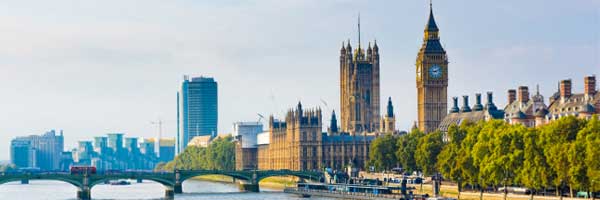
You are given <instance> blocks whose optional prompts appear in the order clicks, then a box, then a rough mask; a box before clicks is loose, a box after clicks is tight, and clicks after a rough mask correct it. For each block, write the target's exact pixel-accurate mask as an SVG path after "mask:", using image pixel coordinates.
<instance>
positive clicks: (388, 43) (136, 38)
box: [0, 0, 600, 160]
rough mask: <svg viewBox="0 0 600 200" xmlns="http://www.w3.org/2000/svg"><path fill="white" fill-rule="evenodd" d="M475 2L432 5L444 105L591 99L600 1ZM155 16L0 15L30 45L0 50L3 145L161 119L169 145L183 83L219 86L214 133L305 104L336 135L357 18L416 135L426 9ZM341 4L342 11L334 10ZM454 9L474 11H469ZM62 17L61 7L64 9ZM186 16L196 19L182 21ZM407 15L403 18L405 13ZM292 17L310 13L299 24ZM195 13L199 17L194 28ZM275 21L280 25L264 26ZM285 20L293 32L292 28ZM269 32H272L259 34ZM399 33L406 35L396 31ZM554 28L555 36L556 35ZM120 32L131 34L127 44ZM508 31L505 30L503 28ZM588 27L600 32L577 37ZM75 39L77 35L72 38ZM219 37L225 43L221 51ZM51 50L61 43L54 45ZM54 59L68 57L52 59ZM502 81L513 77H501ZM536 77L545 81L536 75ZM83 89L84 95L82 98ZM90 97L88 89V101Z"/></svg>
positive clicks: (149, 132) (310, 8)
mask: <svg viewBox="0 0 600 200" xmlns="http://www.w3.org/2000/svg"><path fill="white" fill-rule="evenodd" d="M320 3H323V4H324V5H321V4H320ZM386 3H387V2H386ZM470 3H471V4H472V5H468V6H467V7H466V8H464V7H463V5H461V3H460V2H459V3H455V4H450V3H449V2H442V1H439V2H437V1H436V2H434V5H433V7H434V10H435V14H436V21H437V22H438V25H439V26H440V36H441V37H442V38H443V40H442V41H443V44H444V48H446V50H447V51H448V56H449V61H450V63H451V64H450V65H451V67H450V70H451V72H450V79H451V83H450V84H449V87H448V97H449V98H450V97H452V96H460V95H463V94H468V95H471V96H474V94H475V93H478V92H480V93H483V92H485V91H493V92H494V93H495V101H496V102H497V105H498V106H499V107H503V106H504V105H506V95H505V94H506V90H507V89H509V88H515V87H516V86H518V85H528V86H530V88H533V87H534V86H535V84H539V85H540V86H541V88H540V90H541V92H542V93H543V94H544V95H545V96H550V94H552V93H554V92H555V91H556V83H557V82H558V80H562V79H566V78H571V79H572V80H573V90H574V91H583V81H582V80H580V77H583V76H584V75H590V74H600V68H599V67H597V66H599V58H598V57H599V55H600V53H599V48H600V47H599V46H600V40H599V39H598V32H600V31H598V29H600V28H598V27H600V26H599V19H600V15H598V12H597V11H598V6H600V5H599V3H597V2H593V1H591V0H590V1H577V2H569V3H564V2H554V3H555V4H552V5H549V4H545V3H544V2H543V1H533V2H525V3H521V2H519V3H518V5H521V6H522V7H518V8H514V7H511V6H510V5H511V3H512V4H513V5H514V4H517V1H512V2H511V1H507V2H494V3H493V4H492V5H486V6H483V3H479V2H470ZM17 4H18V3H17ZM107 4H110V3H107ZM150 4H151V5H150V6H149V7H148V10H141V11H136V12H139V13H132V14H131V15H127V14H122V13H109V14H105V13H97V12H92V13H90V15H91V16H94V15H97V17H99V18H102V17H105V19H104V20H106V21H102V20H98V21H96V19H93V18H94V17H88V18H85V17H84V18H83V19H78V20H71V21H68V22H69V23H64V21H62V22H61V23H57V24H53V25H61V26H62V27H59V28H58V29H56V28H55V27H52V26H50V25H42V26H40V27H35V25H41V24H39V23H40V22H44V21H46V20H52V19H55V20H59V21H60V20H67V19H64V18H61V15H59V14H58V13H53V12H52V11H44V12H41V13H42V14H40V16H37V15H36V16H27V17H28V18H27V19H25V21H24V23H22V24H17V23H16V22H17V18H19V17H20V16H19V14H20V13H18V11H19V9H25V8H27V7H26V6H25V7H19V6H18V5H17V6H15V5H13V6H12V8H15V7H16V10H17V11H16V12H15V11H14V10H12V11H10V12H9V11H8V10H7V12H6V13H3V14H0V15H2V16H3V17H5V18H6V21H7V22H8V23H0V27H2V26H4V28H5V29H6V30H7V31H5V32H3V33H0V34H3V35H4V36H5V38H7V37H8V36H11V34H15V35H12V38H15V37H16V38H17V40H16V41H17V42H23V43H25V44H17V43H14V41H6V42H7V43H8V46H9V47H11V45H16V47H21V48H16V49H8V48H6V47H1V49H0V52H4V53H0V55H1V54H4V55H5V56H6V57H7V59H4V61H0V62H4V63H3V64H2V65H3V67H2V72H1V73H0V78H2V83H3V84H1V85H2V86H0V89H1V90H2V92H3V93H2V95H4V97H5V98H4V99H5V101H6V102H7V103H6V104H4V105H2V106H0V110H5V111H8V112H7V113H5V114H4V115H2V117H0V119H1V120H2V122H3V123H0V136H1V139H6V141H8V140H9V139H10V138H14V137H16V136H20V135H28V134H32V133H38V132H41V131H43V130H46V129H50V128H59V129H64V130H65V146H66V148H67V149H68V148H69V147H72V146H74V144H75V143H76V142H75V141H79V140H82V139H85V138H90V136H93V135H100V134H104V133H107V132H125V133H127V134H129V135H138V136H141V137H156V135H157V134H158V130H157V128H156V127H155V126H153V125H151V124H150V121H154V120H156V119H157V118H161V119H165V121H166V123H165V125H164V126H165V127H164V131H163V136H165V137H174V136H175V132H176V126H175V124H176V121H175V117H176V114H175V110H176V109H175V105H176V99H175V97H176V96H175V91H176V88H177V86H178V83H179V82H180V80H181V77H182V76H183V75H184V74H192V75H205V76H210V77H215V79H217V80H219V85H220V86H219V87H220V89H219V100H220V101H219V104H220V107H219V110H220V112H221V113H219V127H218V129H219V130H221V131H220V132H219V133H223V132H231V125H232V124H233V122H235V121H253V120H257V119H258V116H257V115H256V113H261V114H263V115H265V114H266V115H268V114H274V115H275V116H276V117H283V116H284V115H283V111H285V110H286V109H288V108H289V107H291V106H293V105H295V104H296V103H297V102H298V101H299V100H301V101H302V102H303V104H304V105H306V106H307V107H315V106H319V107H321V108H322V109H323V111H324V113H323V116H324V118H323V119H324V122H323V123H325V124H328V123H326V122H327V121H328V120H329V116H330V112H331V110H333V109H335V110H336V113H339V103H338V100H339V96H338V93H339V91H338V83H339V80H338V78H339V77H338V76H337V75H338V74H339V71H338V70H339V65H338V63H337V62H338V59H337V55H338V50H339V48H340V44H341V42H342V41H346V40H347V38H350V40H351V41H352V43H353V45H354V44H355V43H356V37H357V36H356V25H355V23H356V17H357V16H356V15H357V13H358V11H360V12H361V15H362V18H361V20H362V24H361V25H362V37H363V39H362V40H363V45H365V46H366V45H367V44H365V43H364V41H369V40H373V39H377V41H378V45H379V46H380V49H381V50H380V52H381V54H382V55H383V56H382V59H381V71H382V72H381V105H386V104H385V103H386V101H387V97H388V96H391V97H392V99H393V103H394V105H395V113H394V114H395V115H396V124H397V128H398V129H401V130H402V129H404V130H406V129H409V128H410V126H412V124H413V122H414V121H415V120H416V116H417V113H416V98H415V97H416V91H415V90H414V88H415V85H414V84H415V83H414V70H415V67H414V64H415V61H414V59H415V57H416V54H417V51H418V48H419V44H420V43H421V42H422V34H423V33H422V32H421V31H422V30H423V27H424V25H425V23H426V20H427V15H428V4H427V3H426V2H425V1H423V2H420V1H418V2H410V3H409V2H402V3H400V2H393V3H390V4H392V5H387V6H386V5H384V4H381V5H377V4H375V3H373V4H371V3H366V2H359V3H357V2H318V3H317V1H306V2H304V1H303V2H295V3H290V2H286V3H283V4H279V5H278V6H281V7H278V6H275V8H263V7H261V6H260V5H261V3H256V5H244V6H246V7H248V6H249V7H250V8H245V9H247V10H246V11H247V12H248V14H247V15H248V16H246V15H245V14H239V11H240V8H239V7H237V5H212V6H215V7H219V8H220V9H218V10H217V11H210V12H208V13H209V14H208V15H212V18H211V17H208V19H204V18H202V17H199V16H203V15H202V13H197V12H198V11H209V10H210V7H211V5H206V6H207V7H209V8H208V9H206V8H199V7H198V6H199V5H196V4H194V5H191V6H190V7H189V8H185V9H184V8H180V7H177V6H173V7H168V8H166V9H170V10H169V11H172V12H173V13H171V12H167V13H166V15H168V18H169V19H173V20H178V19H179V20H182V21H178V22H180V23H192V22H194V23H192V24H194V25H195V24H204V23H201V22H206V23H208V25H209V26H212V27H214V28H213V29H215V30H214V32H205V31H203V30H201V29H196V28H189V27H184V28H183V32H178V31H175V32H171V31H167V30H168V29H169V28H173V27H174V26H170V25H168V24H166V23H168V20H163V19H160V18H155V17H156V16H151V15H150V13H152V11H153V10H154V9H158V7H159V6H160V3H157V2H151V3H150ZM249 4H251V3H249ZM317 5H318V7H317ZM22 6H24V5H22ZM51 6H56V5H51ZM71 6H73V5H71ZM103 6H106V5H100V9H99V10H103V9H106V8H105V7H103ZM321 6H322V7H321ZM337 6H340V7H342V8H346V9H340V10H335V8H336V7H337ZM469 6H471V7H470V8H473V7H477V6H480V7H479V9H481V10H476V9H468V8H469ZM3 7H9V6H3ZM75 7H79V8H80V9H81V10H79V11H77V10H75V11H72V12H81V11H85V10H87V11H90V10H89V9H91V8H90V7H87V5H84V4H80V5H76V6H75ZM130 8H134V6H133V5H120V7H118V9H122V10H121V11H127V10H128V9H130ZM459 8H462V9H465V10H469V11H470V12H467V13H464V12H461V11H460V10H459ZM486 8H487V9H486ZM4 9H6V8H4ZM37 9H39V8H37ZM56 9H61V8H58V6H57V8H56ZM178 9H183V10H185V11H189V13H188V12H185V13H183V14H176V13H175V11H177V10H178ZM203 9H206V10H203ZM278 9H280V10H278ZM33 10H34V11H36V9H35V8H34V9H33ZM399 10H400V11H402V12H399V13H398V12H397V11H399ZM37 11H40V10H37ZM242 11H244V10H242ZM292 11H293V12H292ZM330 11H332V12H330ZM521 11H527V12H526V13H520V12H521ZM559 11H560V12H559ZM594 11H596V12H594ZM220 12H222V13H220ZM286 12H289V13H286ZM295 12H299V13H310V14H308V15H306V14H303V15H300V16H296V15H295V14H294V13H295ZM515 13H519V15H514V14H515ZM558 13H560V14H558ZM44 14H45V15H50V16H53V17H54V18H51V19H46V18H44V17H42V15H44ZM70 14H73V13H70ZM194 14H196V15H198V16H196V17H194V18H192V19H190V18H188V17H187V15H194ZM296 14H297V13H296ZM311 14H312V15H311ZM468 14H470V15H468ZM511 14H512V15H511ZM54 15H56V16H54ZM90 15H86V16H90ZM138 15H139V16H138ZM228 15H231V16H228ZM472 15H476V17H473V16H472ZM15 16H16V17H15ZM273 16H283V17H282V19H277V20H274V19H270V18H272V17H273ZM390 16H391V17H390ZM590 16H591V17H590ZM62 17H65V16H62ZM111 17H113V18H112V19H111ZM114 17H117V19H120V18H119V17H125V19H126V20H125V21H124V22H117V21H115V20H116V19H115V18H114ZM227 17H229V18H227ZM244 17H250V18H251V19H244ZM390 18H392V19H390ZM500 18H502V19H501V20H500V21H496V20H499V19H500ZM224 19H225V20H224ZM79 20H81V21H79ZM196 20H200V22H195V21H196ZM203 20H206V21H203ZM246 20H248V21H246ZM284 20H290V21H292V22H293V23H284V22H283V21H284ZM263 21H264V22H265V23H264V24H260V22H263ZM86 22H93V23H92V25H93V24H98V25H100V27H95V28H102V27H106V28H112V30H111V29H109V30H105V31H106V32H100V33H91V31H90V32H86V31H82V30H79V29H77V30H74V29H73V28H74V27H77V26H82V27H86V26H87V25H89V24H81V23H86ZM153 22H157V24H158V25H153ZM245 22H251V24H245ZM480 22H488V23H489V24H486V23H480ZM492 22H493V23H492ZM36 23H37V24H36ZM71 23H72V24H71ZM175 24H177V25H181V24H179V23H175ZM270 24H276V25H277V27H272V26H269V25H270ZM472 24H477V27H478V28H477V29H471V28H469V27H470V26H471V27H472V26H473V25H472ZM51 25H52V24H51ZM128 25H137V26H130V27H128ZM280 26H281V27H287V26H290V27H287V28H288V29H291V30H282V29H285V28H281V27H280ZM395 26H398V27H402V28H401V29H400V30H399V29H398V28H397V27H395ZM556 27H561V28H560V29H561V30H559V31H555V29H556ZM565 27H566V28H565ZM594 27H596V28H594ZM119 28H120V29H123V30H128V31H123V32H120V31H119V30H118V29H119ZM178 28H179V27H178ZM506 28H508V30H503V29H506ZM582 28H591V29H592V30H591V31H587V30H586V31H581V30H580V29H582ZM81 29H85V28H81ZM164 29H167V30H164ZM209 29H210V28H209ZM315 29H316V30H323V32H320V31H314V30H315ZM563 29H564V30H563ZM594 29H595V30H594ZM35 30H37V31H48V32H49V33H51V34H50V35H49V37H48V38H46V39H42V40H39V39H38V40H33V39H36V38H29V37H31V36H34V35H35V34H34V35H28V34H18V33H19V31H21V32H22V33H29V34H32V33H33V32H35ZM92 30H95V29H92ZM211 30H212V29H211ZM292 30H296V31H299V33H297V32H296V31H292ZM518 30H519V31H518ZM11 31H12V32H11ZM129 31H131V32H129ZM195 33H200V36H196V35H194V34H195ZM71 35H73V36H77V37H74V38H70V37H67V36H71ZM17 36H19V37H17ZM202 36H204V37H202ZM219 36H221V37H224V38H226V39H225V40H220V37H219ZM490 36H494V37H493V38H490ZM215 38H217V39H215ZM54 39H58V42H56V41H51V40H54ZM29 40H31V41H29ZM46 40H48V41H46ZM11 42H13V43H11ZM121 42H122V43H121ZM163 45H164V46H166V49H165V48H164V47H163ZM13 47H14V46H13ZM52 50H59V51H64V52H63V53H62V54H61V53H57V52H52V53H51V52H50V51H52ZM44 53H48V55H46V54H44ZM80 64H84V65H85V66H84V67H82V66H83V65H81V66H80ZM284 67H285V68H284ZM48 68H51V69H48ZM147 68H150V69H147ZM53 69H56V70H53ZM294 69H296V70H297V71H294ZM500 71H507V72H508V73H505V76H494V75H495V74H497V73H498V72H500ZM540 71H541V72H544V76H541V77H540V76H538V75H537V74H536V72H540ZM510 72H512V73H510ZM97 74H100V75H97ZM292 78H293V79H292ZM57 79H58V80H57ZM60 79H64V80H60ZM292 80H293V81H292ZM79 83H90V84H82V85H84V86H87V87H79V86H78V85H77V84H79ZM27 84H31V85H27ZM136 84H137V85H136ZM15 85H19V87H15ZM139 85H142V86H144V87H139ZM20 86H23V87H20ZM90 86H92V87H94V89H93V90H92V89H89V88H88V87H90ZM150 88H151V89H150ZM30 90H31V91H30ZM21 91H30V92H26V93H25V92H21ZM136 92H137V93H136ZM240 96H242V97H244V101H246V102H244V101H242V100H241V98H240ZM140 101H142V102H141V103H140ZM323 101H325V102H326V103H327V105H325V104H324V103H322V102H323ZM450 101H451V99H448V102H450ZM546 101H547V99H546ZM248 105H252V106H248ZM380 112H381V110H380ZM23 113H28V114H26V115H25V114H23ZM266 115H265V116H266ZM8 145H9V144H0V148H3V149H8ZM7 158H8V155H0V160H6V159H7Z"/></svg>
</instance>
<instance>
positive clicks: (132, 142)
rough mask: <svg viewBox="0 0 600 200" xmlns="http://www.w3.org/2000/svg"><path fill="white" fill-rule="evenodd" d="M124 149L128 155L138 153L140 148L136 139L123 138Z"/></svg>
mask: <svg viewBox="0 0 600 200" xmlns="http://www.w3.org/2000/svg"><path fill="white" fill-rule="evenodd" d="M125 148H126V149H127V151H128V152H129V153H134V154H135V153H140V148H139V147H138V139H137V138H133V137H132V138H129V137H128V138H125Z"/></svg>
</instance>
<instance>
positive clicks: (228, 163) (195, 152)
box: [156, 136, 235, 171]
mask: <svg viewBox="0 0 600 200" xmlns="http://www.w3.org/2000/svg"><path fill="white" fill-rule="evenodd" d="M175 167H177V169H184V170H197V169H218V170H234V169H235V143H234V142H233V138H232V137H231V136H228V137H224V138H216V139H214V140H213V141H212V142H211V143H210V145H209V146H208V147H197V146H188V147H187V148H185V150H184V151H183V152H182V153H181V154H179V155H177V157H175V159H174V160H173V161H170V162H168V163H166V164H158V165H157V166H156V170H167V171H170V170H173V169H175Z"/></svg>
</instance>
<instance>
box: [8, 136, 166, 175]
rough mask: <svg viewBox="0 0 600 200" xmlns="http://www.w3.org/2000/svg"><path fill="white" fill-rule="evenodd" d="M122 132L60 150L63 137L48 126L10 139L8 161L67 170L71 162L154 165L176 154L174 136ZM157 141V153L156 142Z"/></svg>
mask: <svg viewBox="0 0 600 200" xmlns="http://www.w3.org/2000/svg"><path fill="white" fill-rule="evenodd" d="M123 136H124V134H122V133H110V134H108V135H107V136H101V137H95V138H94V140H93V141H79V142H78V146H77V148H75V149H73V150H72V151H63V149H64V142H63V140H64V138H63V133H62V131H61V132H60V134H59V135H57V134H56V132H55V131H54V130H51V131H49V132H47V133H45V134H43V135H31V136H26V137H17V138H15V139H13V140H12V141H11V147H10V150H11V151H10V154H11V162H12V163H13V164H14V165H15V166H16V167H17V168H31V169H39V170H43V171H66V170H68V169H69V167H70V166H73V165H87V166H95V167H96V168H97V169H98V170H128V169H135V170H143V169H154V166H155V165H156V164H157V163H158V162H168V161H171V160H173V158H174V156H175V139H166V138H163V139H160V141H156V139H153V138H151V139H145V140H142V141H138V138H123ZM157 142H158V145H159V148H158V151H159V154H157V153H156V148H155V144H156V143H157Z"/></svg>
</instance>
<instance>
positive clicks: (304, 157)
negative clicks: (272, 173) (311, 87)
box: [236, 5, 448, 170]
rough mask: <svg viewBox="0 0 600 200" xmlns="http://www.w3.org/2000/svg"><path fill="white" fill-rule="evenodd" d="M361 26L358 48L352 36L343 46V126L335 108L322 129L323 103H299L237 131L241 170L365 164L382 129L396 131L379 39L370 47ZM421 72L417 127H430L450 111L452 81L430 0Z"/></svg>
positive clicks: (419, 57)
mask: <svg viewBox="0 0 600 200" xmlns="http://www.w3.org/2000/svg"><path fill="white" fill-rule="evenodd" d="M358 30H359V31H358V32H359V34H358V35H359V36H358V38H359V39H358V41H359V42H358V44H357V45H356V48H354V49H353V47H352V46H351V44H350V41H349V40H348V42H347V43H342V47H341V49H340V57H339V59H340V60H339V62H340V65H339V68H340V107H341V112H340V117H339V119H340V124H341V125H340V126H339V127H338V121H337V119H338V118H337V116H336V114H335V111H333V112H332V116H331V121H330V122H329V127H328V128H327V132H323V131H322V130H323V122H322V115H321V109H320V108H308V109H307V108H304V107H303V105H302V104H301V103H298V104H297V106H295V108H293V109H290V110H289V111H288V112H287V114H286V115H285V118H284V119H276V118H275V117H274V116H270V117H269V123H268V130H266V131H264V132H262V133H258V134H254V135H238V136H236V138H237V140H238V142H237V144H236V168H237V169H238V170H246V169H261V170H270V169H273V170H276V169H290V170H320V169H323V168H325V167H328V168H333V169H342V168H345V167H347V166H355V167H357V168H364V167H365V166H366V165H367V162H368V160H369V146H370V143H371V141H373V140H374V139H375V138H376V137H377V136H378V135H381V134H382V133H394V132H397V131H396V129H395V115H394V108H393V105H392V99H391V98H388V99H387V100H388V101H387V105H386V107H385V110H386V112H385V114H384V115H380V109H381V108H380V101H381V99H380V79H379V75H380V54H379V46H378V44H377V42H376V41H373V45H371V43H369V44H368V45H367V47H366V48H365V47H364V46H363V45H362V44H361V43H360V18H359V22H358ZM416 72H417V73H416V79H417V93H418V127H419V128H420V129H421V130H422V131H424V132H430V131H433V130H435V129H436V128H437V126H438V125H439V124H440V122H441V121H442V119H443V118H444V117H445V115H446V107H447V105H446V99H447V92H446V91H447V87H448V61H447V57H446V52H445V50H444V49H443V48H442V46H441V44H440V41H439V29H438V27H437V25H436V23H435V20H434V18H433V10H432V9H431V5H430V13H429V19H428V21H427V24H426V26H425V30H424V38H423V44H422V47H421V49H420V50H419V52H418V55H417V62H416Z"/></svg>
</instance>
